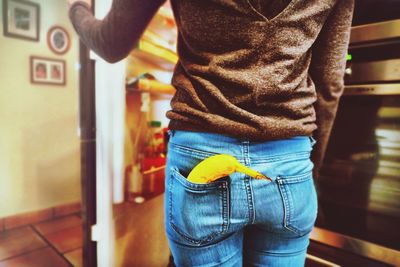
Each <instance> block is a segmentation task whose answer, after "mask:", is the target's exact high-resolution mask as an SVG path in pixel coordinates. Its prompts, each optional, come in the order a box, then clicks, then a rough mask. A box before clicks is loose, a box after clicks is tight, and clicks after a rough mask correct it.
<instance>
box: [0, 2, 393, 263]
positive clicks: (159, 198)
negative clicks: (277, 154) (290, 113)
mask: <svg viewBox="0 0 400 267" xmlns="http://www.w3.org/2000/svg"><path fill="white" fill-rule="evenodd" d="M110 4H111V0H103V1H100V0H98V1H96V6H95V13H96V16H97V17H99V18H101V17H102V16H104V15H105V14H106V13H107V10H108V8H109V6H110ZM0 9H1V10H0V14H2V19H1V23H2V24H3V26H6V27H5V30H4V32H3V35H1V36H0V58H1V61H0V88H1V90H0V127H1V128H0V148H1V149H0V173H1V175H2V178H1V179H0V200H1V203H2V204H1V205H0V266H2V267H3V266H40V267H46V266H51V267H58V266H83V264H84V263H85V264H86V265H87V266H94V265H93V264H97V265H98V266H167V265H168V264H169V262H170V254H169V250H168V245H167V240H166V237H165V234H164V230H163V212H162V205H163V192H164V183H163V180H164V177H163V171H164V167H165V160H166V156H167V155H166V150H167V146H168V135H167V132H166V131H167V129H166V127H167V124H168V121H167V120H166V118H165V116H164V114H165V111H166V110H168V109H169V101H170V99H171V97H172V95H173V93H174V88H173V87H172V86H170V85H169V83H170V80H171V76H172V72H173V69H174V65H175V63H176V61H177V59H178V58H177V55H176V36H177V33H176V25H175V22H174V19H173V15H172V10H171V7H170V4H169V2H167V3H166V4H165V5H164V6H163V7H162V8H160V10H159V12H158V13H157V15H156V16H155V17H154V19H153V20H152V22H151V23H150V25H149V27H148V29H147V30H146V32H145V33H144V35H143V36H142V38H141V40H140V42H139V43H138V45H137V46H136V47H135V49H133V50H132V52H131V53H130V55H129V56H128V57H127V58H126V59H125V60H123V61H121V62H119V63H117V64H114V65H110V64H107V63H105V62H104V61H103V60H101V59H100V58H98V57H97V56H96V55H95V54H93V53H90V54H89V53H88V51H85V50H84V48H83V47H82V46H81V47H80V45H79V40H78V38H77V36H76V34H75V32H74V30H73V28H72V26H71V24H70V22H69V20H68V17H67V12H66V3H65V1H64V0H52V1H45V0H30V1H18V0H3V5H2V6H1V7H0ZM5 9H6V10H7V12H3V11H5ZM371 10H374V12H373V13H372V12H371ZM398 10H400V1H394V0H384V1H383V0H380V1H376V0H360V1H356V13H355V19H354V23H353V26H355V28H354V29H353V32H352V41H351V45H350V49H349V55H348V57H347V60H348V61H347V69H346V91H345V95H344V97H343V99H342V101H341V105H340V107H339V112H338V119H337V121H336V123H335V126H334V127H335V128H334V131H333V133H332V138H331V144H330V146H329V149H328V154H327V158H326V162H325V164H324V168H323V170H322V173H321V180H319V181H318V182H317V188H318V190H319V198H320V211H319V217H318V221H317V227H316V228H315V230H314V231H313V233H312V236H311V245H310V248H309V252H308V258H307V266H400V262H399V259H400V252H399V249H400V241H399V238H400V231H399V230H398V229H397V228H398V227H396V226H397V225H398V224H399V222H400V208H399V205H398V203H400V202H399V200H400V189H399V188H400V184H399V181H400V180H399V178H400V167H399V155H400V153H399V148H400V146H399V142H400V137H399V131H400V119H399V118H400V113H399V101H398V100H399V99H398V98H399V95H400V83H399V82H400V73H399V70H400V67H399V66H400V65H399V58H400V54H399V51H400V32H399V29H400V26H399V25H400V15H399V14H400V13H399V12H396V11H398ZM5 16H6V17H5ZM36 17H37V20H36ZM27 19H28V20H29V24H26V23H27V22H26V20H27ZM36 21H39V22H40V23H39V24H38V25H37V27H36ZM18 23H20V24H18ZM371 23H377V24H376V25H377V26H376V27H375V26H373V27H372V28H371V27H370V26H371ZM10 25H11V26H12V25H14V26H15V27H11V26H10ZM27 25H29V26H27ZM373 25H375V24H373ZM55 27H56V28H55ZM57 27H59V28H57ZM36 29H37V30H36ZM55 30H56V31H55ZM57 30H59V32H58V31H57ZM57 32H58V35H57V34H56V33H57ZM357 34H358V36H359V38H358V39H357V38H356V37H357V36H356V35H357ZM60 35H61V37H59V38H61V40H62V42H61V44H59V45H57V43H56V41H57V36H60ZM35 39H37V40H35ZM53 39H54V40H53ZM52 40H53V41H54V42H55V43H52V42H51V41H52ZM64 41H65V42H66V43H69V44H70V45H69V46H68V45H64V43H63V42H64ZM86 53H87V54H86ZM32 57H33V58H32ZM41 63H43V64H44V65H45V66H46V67H47V70H48V72H47V73H46V74H45V76H42V75H43V73H42V74H41V73H40V72H39V71H37V72H36V67H38V65H40V64H41ZM54 66H58V67H57V69H58V71H60V73H58V74H57V73H56V72H54V73H53V72H50V70H53V68H55V67H54ZM34 70H35V71H34ZM92 71H93V72H92ZM82 73H83V74H84V75H82ZM63 74H65V78H64V75H63ZM110 77H112V79H110ZM94 87H95V88H96V89H95V92H96V94H90V92H94ZM88 92H89V94H87V93H88ZM87 97H89V98H91V100H90V99H87ZM93 102H95V105H96V106H93V105H92V104H93ZM88 110H91V111H92V112H93V114H92V115H93V120H95V122H96V125H92V124H90V125H88V124H87V122H89V121H90V118H89V119H87V117H90V116H92V115H88V114H89V113H90V112H89V113H88V112H87V111H88ZM83 112H86V119H87V120H86V119H82V118H85V116H82V113H83ZM94 114H95V115H96V118H95V119H94ZM88 129H89V138H87V135H86V134H87V130H88ZM94 129H95V130H94ZM94 137H97V138H96V139H94ZM86 138H87V139H86ZM95 141H96V142H95ZM91 142H92V143H93V145H94V146H95V147H96V154H94V152H93V151H94V150H91V152H89V153H88V154H86V151H87V146H86V145H87V144H89V143H91ZM94 161H97V165H96V166H94V165H90V162H94ZM91 167H94V169H93V168H91ZM81 186H82V187H81ZM82 226H83V227H82ZM388 229H390V230H389V231H388Z"/></svg>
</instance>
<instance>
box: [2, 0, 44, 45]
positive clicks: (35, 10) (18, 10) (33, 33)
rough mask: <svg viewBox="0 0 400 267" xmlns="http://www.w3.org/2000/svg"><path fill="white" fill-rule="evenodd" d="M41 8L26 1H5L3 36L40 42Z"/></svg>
mask: <svg viewBox="0 0 400 267" xmlns="http://www.w3.org/2000/svg"><path fill="white" fill-rule="evenodd" d="M39 34H40V6H39V4H37V3H33V2H30V1H26V0H3V35H4V36H7V37H13V38H19V39H24V40H29V41H36V42H38V41H39Z"/></svg>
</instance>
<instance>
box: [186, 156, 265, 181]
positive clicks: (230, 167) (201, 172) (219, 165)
mask: <svg viewBox="0 0 400 267" xmlns="http://www.w3.org/2000/svg"><path fill="white" fill-rule="evenodd" d="M234 172H241V173H244V174H246V175H248V176H251V177H253V178H255V179H266V180H269V181H272V180H271V178H268V177H266V176H265V175H263V174H261V173H259V172H257V171H255V170H252V169H250V168H248V167H246V166H244V165H243V164H241V163H240V162H239V161H238V160H237V159H236V158H235V157H233V156H231V155H226V154H220V155H215V156H211V157H209V158H206V159H205V160H203V161H201V162H200V163H199V164H197V165H196V166H195V167H194V168H193V170H192V171H191V172H190V173H189V175H188V177H187V180H188V181H189V182H192V183H197V184H206V183H210V182H213V181H216V180H218V179H220V178H222V177H224V176H227V175H230V174H232V173H234Z"/></svg>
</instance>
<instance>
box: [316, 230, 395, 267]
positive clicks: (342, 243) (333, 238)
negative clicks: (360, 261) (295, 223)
mask: <svg viewBox="0 0 400 267" xmlns="http://www.w3.org/2000/svg"><path fill="white" fill-rule="evenodd" d="M310 239H311V240H312V241H316V242H319V243H322V244H325V245H328V246H331V247H334V248H337V249H340V250H345V251H348V252H351V253H353V254H356V255H358V256H362V257H366V258H368V259H372V260H376V261H378V262H382V263H387V264H390V265H393V264H394V266H400V251H398V250H394V249H391V248H387V247H383V246H380V245H378V244H374V243H371V242H368V241H365V240H361V239H357V238H354V237H350V236H346V235H343V234H339V233H336V232H332V231H329V230H326V229H323V228H319V227H314V229H313V231H312V232H311V236H310Z"/></svg>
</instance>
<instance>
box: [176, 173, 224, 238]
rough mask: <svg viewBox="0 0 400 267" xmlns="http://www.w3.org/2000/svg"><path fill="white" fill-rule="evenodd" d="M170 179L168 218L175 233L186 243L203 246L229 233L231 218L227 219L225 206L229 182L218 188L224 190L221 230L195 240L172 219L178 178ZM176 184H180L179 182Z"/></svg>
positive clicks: (221, 193) (221, 194)
mask: <svg viewBox="0 0 400 267" xmlns="http://www.w3.org/2000/svg"><path fill="white" fill-rule="evenodd" d="M169 178H170V181H169V182H170V184H169V190H170V191H169V212H168V217H169V224H170V226H171V228H172V229H173V230H174V231H175V233H177V234H178V235H179V236H181V237H182V238H184V239H185V240H186V241H188V242H190V243H192V244H195V245H203V244H207V243H209V242H210V241H212V240H214V239H215V238H216V237H217V236H219V235H221V234H223V233H225V232H227V230H228V226H229V222H227V221H228V220H229V218H228V217H227V216H228V214H227V209H226V207H225V205H224V203H226V202H227V198H228V196H227V191H228V186H227V181H225V182H224V183H223V184H222V186H218V188H220V189H223V190H219V191H220V192H219V194H220V197H221V198H222V203H223V205H222V212H221V213H222V214H221V216H222V225H221V230H220V231H217V232H215V233H212V234H210V235H208V236H205V237H204V238H202V239H201V240H199V239H194V238H191V237H189V236H187V235H186V234H185V233H184V232H182V231H181V230H180V229H179V228H178V226H176V225H175V224H174V222H173V219H172V190H173V182H174V181H173V180H174V179H175V180H176V178H174V177H173V175H170V177H169ZM176 182H178V183H179V181H178V180H177V181H176Z"/></svg>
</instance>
